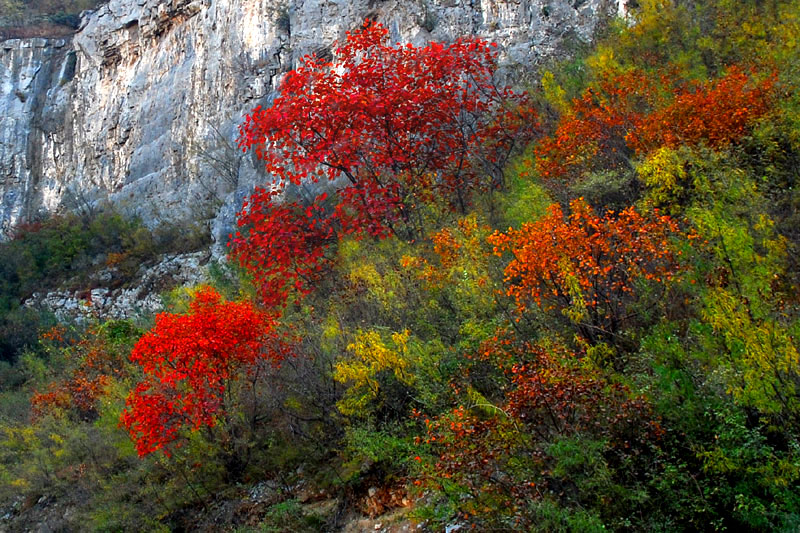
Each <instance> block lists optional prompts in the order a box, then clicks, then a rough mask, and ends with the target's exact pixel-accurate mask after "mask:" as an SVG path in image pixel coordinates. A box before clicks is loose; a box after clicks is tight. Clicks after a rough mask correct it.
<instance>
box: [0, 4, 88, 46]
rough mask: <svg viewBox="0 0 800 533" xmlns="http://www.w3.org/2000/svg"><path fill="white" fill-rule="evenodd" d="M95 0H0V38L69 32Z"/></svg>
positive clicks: (76, 25)
mask: <svg viewBox="0 0 800 533" xmlns="http://www.w3.org/2000/svg"><path fill="white" fill-rule="evenodd" d="M99 3H100V2H99V1H98V0H0V40H2V39H11V38H16V39H21V38H28V37H57V36H60V35H67V34H69V33H72V32H73V31H74V30H75V29H76V28H77V27H78V25H79V24H80V14H81V12H82V11H84V10H87V9H94V8H95V7H96V6H97V5H98V4H99Z"/></svg>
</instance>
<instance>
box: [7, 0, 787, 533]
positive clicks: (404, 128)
mask: <svg viewBox="0 0 800 533" xmlns="http://www.w3.org/2000/svg"><path fill="white" fill-rule="evenodd" d="M630 17H631V18H630V19H628V20H619V21H612V22H611V23H610V24H609V26H608V29H607V30H606V31H605V33H604V35H602V36H601V37H599V38H598V40H597V42H596V43H594V44H593V45H592V47H591V49H588V50H585V51H581V52H576V53H575V54H574V57H573V58H571V59H570V60H568V61H562V62H559V63H554V64H552V65H548V66H547V67H546V68H544V69H542V71H541V72H539V73H537V74H536V75H537V77H538V79H539V80H540V82H539V83H537V84H536V86H534V87H529V88H528V90H527V92H525V91H522V90H520V89H519V88H506V87H502V86H499V85H498V84H497V83H496V81H495V77H494V75H493V74H494V69H495V67H496V61H497V54H498V52H497V50H496V47H494V46H493V45H491V44H490V43H485V42H483V41H480V40H472V39H464V40H459V41H457V42H455V43H450V44H441V43H432V44H430V45H428V46H426V47H422V48H416V47H413V46H403V47H399V46H392V45H391V44H389V43H387V42H386V36H387V34H388V32H387V30H386V29H385V28H383V27H382V26H381V25H380V24H376V23H373V22H370V21H367V22H365V25H364V26H363V27H362V28H360V29H358V30H355V31H353V32H350V33H349V34H348V35H347V38H346V39H345V40H344V41H343V42H342V43H340V48H339V49H337V50H336V53H335V54H334V59H333V60H332V61H333V63H326V60H325V59H320V58H314V57H308V58H305V59H304V61H303V62H302V63H301V65H300V66H299V67H298V68H297V69H296V70H295V71H293V72H292V73H290V74H289V75H288V76H287V77H286V78H285V79H284V81H283V85H282V86H281V94H280V96H279V97H278V98H277V99H276V100H275V101H274V102H273V104H272V106H271V107H270V108H268V109H261V108H257V109H255V110H253V112H252V113H251V114H250V115H248V116H247V117H246V119H245V121H244V123H243V125H242V127H241V139H240V146H241V148H243V149H245V150H248V151H252V152H254V153H255V155H256V156H257V157H258V158H259V159H260V160H262V161H263V163H264V164H265V166H266V169H267V170H268V171H269V172H270V173H272V174H273V175H274V176H276V181H275V182H274V183H272V184H265V185H264V188H263V189H259V190H257V191H255V193H254V194H253V195H252V196H251V197H250V198H249V199H248V202H247V203H246V205H245V206H244V208H243V210H242V213H241V214H240V217H239V231H238V232H236V233H234V234H233V235H231V238H230V247H231V254H230V257H229V262H228V264H227V265H226V266H225V267H224V268H218V269H216V270H215V271H214V272H213V273H212V274H213V275H212V278H213V279H214V280H215V281H214V283H212V284H211V285H207V286H201V287H190V288H184V289H179V290H175V291H173V292H171V293H170V294H169V295H166V301H167V302H168V304H169V312H166V313H162V314H160V315H158V316H157V317H154V318H153V320H152V321H150V322H147V321H145V322H141V321H140V322H136V323H134V322H133V321H108V322H105V323H95V324H91V325H90V326H89V327H88V328H83V329H81V328H78V327H76V326H73V325H65V324H60V325H52V324H49V323H48V324H44V325H43V326H42V327H41V328H40V329H41V331H40V332H39V335H38V340H36V341H30V342H27V343H26V344H25V347H24V348H22V349H20V350H19V351H18V352H17V354H16V355H15V356H14V358H13V359H10V360H9V362H7V363H4V364H3V365H4V366H3V367H2V368H0V372H2V378H0V379H2V381H0V383H2V385H0V387H2V388H1V389H0V502H3V503H0V509H5V510H4V511H3V513H7V515H6V517H5V518H3V520H6V521H8V523H9V524H11V525H12V526H14V527H19V528H22V527H27V526H30V525H31V524H34V523H37V522H39V523H42V522H46V523H47V524H48V527H50V528H51V529H57V528H62V529H64V530H86V529H91V530H97V531H124V530H137V531H138V530H152V531H167V530H178V531H180V530H192V531H194V530H209V531H238V532H245V531H324V530H338V529H340V528H341V527H343V524H344V523H345V521H346V520H347V519H348V517H350V518H352V517H353V516H361V515H370V516H379V515H380V516H384V518H383V519H382V527H383V526H386V525H388V523H389V522H388V521H389V520H390V519H389V518H386V516H394V517H400V518H398V519H402V520H410V521H412V522H414V523H416V524H419V527H420V528H424V529H425V530H430V531H444V530H445V529H446V528H447V527H448V526H455V525H458V526H460V527H462V528H463V529H464V530H466V529H470V528H471V529H473V530H477V531H605V530H614V531H722V530H730V531H796V530H797V529H798V527H800V512H799V511H798V509H800V397H799V396H798V387H800V352H798V349H799V347H798V335H800V314H799V312H800V300H798V294H800V291H799V290H798V289H800V287H799V286H798V283H800V265H798V262H797V258H798V257H800V249H799V248H798V247H799V246H800V231H799V230H800V218H799V217H798V211H797V209H798V204H800V196H798V195H799V194H800V193H798V184H797V179H798V171H799V169H800V92H798V86H797V82H798V81H797V80H800V45H799V44H800V43H798V38H800V2H797V1H794V0H792V1H774V0H736V1H734V0H702V1H697V2H682V1H669V0H642V1H640V2H638V6H637V7H636V8H635V10H634V11H633V12H632V13H631V15H630ZM301 184H302V185H303V186H300V185H301ZM309 185H313V186H309ZM26 238H27V239H29V241H30V239H31V237H30V236H29V237H26ZM30 242H35V241H30ZM115 242H116V241H115ZM122 242H123V243H124V242H126V241H122ZM146 242H154V241H152V240H150V241H146ZM3 246H4V247H16V248H14V250H20V251H15V252H14V255H15V256H22V255H23V254H24V253H25V252H24V251H25V250H26V249H27V248H28V246H29V245H28V244H27V241H22V240H16V241H12V242H11V243H9V244H6V245H3ZM115 246H120V245H115ZM122 246H123V248H121V250H123V252H122V253H125V254H127V255H126V257H127V258H129V259H131V260H135V258H137V257H139V255H138V254H139V253H140V252H138V251H137V250H139V245H137V244H134V245H133V247H130V246H128V247H125V246H127V245H125V244H122ZM10 249H12V248H2V249H0V252H2V251H3V250H10ZM115 253H120V252H116V249H115ZM70 257H74V256H70ZM143 257H144V256H143ZM72 261H73V263H74V262H75V261H76V260H75V259H72ZM36 264H38V263H36ZM75 264H76V265H77V263H75ZM37 268H38V267H37ZM42 268H44V269H45V270H42V272H43V273H46V272H48V271H47V270H46V269H47V268H51V267H50V266H47V265H44V266H43V267H42ZM45 275H46V274H45ZM36 279H38V278H36ZM21 283H22V282H20V284H18V286H15V287H22V284H21ZM14 290H16V291H22V289H19V288H15V289H14ZM23 292H24V291H23ZM5 305H6V307H7V308H11V304H5ZM51 326H52V327H51ZM54 509H58V511H55V510H54ZM398 510H399V511H398ZM390 512H391V513H393V514H392V515H386V513H390ZM0 524H2V522H0Z"/></svg>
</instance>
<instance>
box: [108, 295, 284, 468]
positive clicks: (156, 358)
mask: <svg viewBox="0 0 800 533" xmlns="http://www.w3.org/2000/svg"><path fill="white" fill-rule="evenodd" d="M270 337H274V317H273V316H271V315H267V314H265V313H264V312H263V311H260V310H259V309H257V308H255V307H254V306H253V305H252V304H251V303H249V302H225V301H223V300H222V297H221V296H220V295H219V294H218V293H217V292H216V291H215V290H214V289H212V288H204V289H201V290H200V291H199V292H198V293H197V295H196V296H195V299H194V301H192V303H191V304H190V308H189V312H188V313H186V314H181V315H176V314H168V313H161V314H159V315H158V316H157V317H156V324H155V326H154V327H153V329H152V330H150V331H149V332H148V333H146V334H145V335H144V336H143V337H142V338H141V339H140V340H139V342H138V343H137V344H136V346H135V347H134V349H133V352H132V353H131V361H133V362H135V363H138V364H140V365H141V366H142V369H143V370H144V373H145V379H144V380H143V381H142V382H140V383H139V384H138V385H137V386H136V388H135V389H134V390H133V392H131V394H130V395H129V396H128V399H127V402H126V404H127V406H126V408H125V410H124V411H123V413H122V416H121V419H120V421H121V424H122V425H124V426H125V427H126V428H127V429H128V431H129V432H130V434H131V436H132V437H133V438H134V440H135V441H136V449H137V451H138V452H139V455H140V456H144V455H147V454H148V453H151V452H153V451H156V450H159V449H162V450H164V451H165V453H168V450H167V446H168V445H169V444H170V443H172V442H173V441H175V440H176V439H177V438H178V435H179V431H180V430H182V429H185V428H188V429H191V430H197V429H199V428H201V427H203V426H208V427H213V426H214V425H215V424H216V421H217V417H218V416H219V414H220V412H221V409H222V403H223V394H224V392H225V389H226V386H227V384H228V382H229V381H230V380H232V379H236V377H237V373H238V371H239V370H240V369H242V368H245V367H248V366H250V365H253V364H254V363H256V362H258V361H259V360H262V359H267V360H271V361H273V362H277V361H279V360H280V359H281V358H283V351H282V350H271V349H269V348H270V345H269V343H268V339H269V338H270Z"/></svg>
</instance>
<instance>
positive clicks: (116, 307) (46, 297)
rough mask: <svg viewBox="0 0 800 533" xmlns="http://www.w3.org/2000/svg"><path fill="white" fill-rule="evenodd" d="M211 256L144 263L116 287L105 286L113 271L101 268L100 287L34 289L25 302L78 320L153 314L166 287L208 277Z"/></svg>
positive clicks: (97, 282)
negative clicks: (79, 289) (126, 282)
mask: <svg viewBox="0 0 800 533" xmlns="http://www.w3.org/2000/svg"><path fill="white" fill-rule="evenodd" d="M208 259H209V253H208V252H196V253H191V254H175V255H168V256H166V257H162V258H161V260H160V261H159V262H158V263H156V264H154V265H143V266H142V267H141V268H140V269H139V272H138V273H137V275H136V276H135V279H132V280H131V281H130V282H129V283H128V285H127V286H126V287H118V288H113V289H112V288H106V287H105V286H106V285H108V281H109V279H110V278H111V277H112V274H113V273H112V272H110V271H101V272H99V273H98V274H97V275H96V276H95V279H94V280H93V282H94V284H95V285H96V286H97V288H94V289H91V290H89V291H52V292H47V293H34V294H33V295H32V296H31V297H30V298H29V299H28V300H26V301H25V302H24V305H25V306H27V307H33V308H37V309H46V310H48V311H50V312H52V313H53V314H54V315H55V316H56V318H58V319H59V320H60V321H73V320H74V321H76V322H78V323H85V322H87V321H90V320H92V319H103V320H107V319H129V318H137V317H147V316H152V315H153V314H155V313H157V312H159V311H161V310H163V308H164V301H163V299H162V297H161V294H162V293H163V292H164V291H166V290H168V289H171V288H173V287H178V286H182V285H196V284H198V283H202V282H204V281H207V280H208V272H207V269H206V264H207V262H208Z"/></svg>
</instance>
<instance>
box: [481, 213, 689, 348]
mask: <svg viewBox="0 0 800 533" xmlns="http://www.w3.org/2000/svg"><path fill="white" fill-rule="evenodd" d="M570 209H571V213H570V214H569V215H568V216H566V217H565V215H564V213H563V211H562V209H561V207H560V206H559V205H557V204H554V205H553V206H551V207H550V211H549V213H548V214H547V215H546V216H545V217H543V218H542V219H540V220H538V221H536V222H529V223H526V224H523V225H522V227H521V228H520V229H518V230H513V229H509V231H508V232H506V233H501V232H497V233H495V234H494V235H492V236H491V237H490V242H491V243H492V244H493V245H494V246H495V253H497V254H502V253H504V252H511V253H512V254H513V258H512V259H511V261H510V262H509V263H508V265H507V266H506V268H505V281H506V283H507V284H508V289H507V294H508V296H511V297H513V298H514V299H515V300H516V302H517V308H518V310H519V311H520V312H524V311H526V310H527V309H529V307H530V306H531V304H534V305H536V306H538V307H540V308H542V309H544V310H546V311H547V310H557V311H558V312H560V313H561V314H563V315H564V316H566V317H567V318H568V319H569V320H570V322H572V323H573V324H575V325H576V326H577V328H578V331H579V333H580V335H581V336H582V337H583V339H585V340H586V341H588V342H590V343H596V342H600V341H603V342H609V341H612V342H613V341H615V340H616V336H617V334H618V333H619V332H620V331H621V329H622V328H623V327H624V326H626V325H627V324H628V323H630V322H631V321H632V320H633V319H634V318H635V316H636V312H635V310H634V309H633V308H632V304H633V303H634V302H636V301H637V300H638V297H639V294H638V293H637V290H636V288H637V287H636V283H637V281H640V280H651V281H654V282H657V283H663V282H666V281H667V280H669V279H670V278H671V277H672V276H673V275H674V273H675V272H676V270H677V266H678V265H677V254H678V253H679V252H675V251H673V247H672V246H671V243H670V238H671V236H673V235H676V234H677V233H678V226H677V224H676V223H675V221H673V220H672V219H670V218H669V217H667V216H659V215H650V216H646V215H642V214H640V213H638V212H637V211H636V210H635V209H634V208H632V207H631V208H628V209H625V210H623V211H622V212H620V213H613V212H608V213H606V214H605V215H604V216H602V217H601V216H598V215H596V214H595V213H594V212H593V210H592V208H591V207H590V206H589V205H588V204H587V203H586V202H585V201H583V199H578V200H574V201H573V202H571V204H570Z"/></svg>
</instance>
